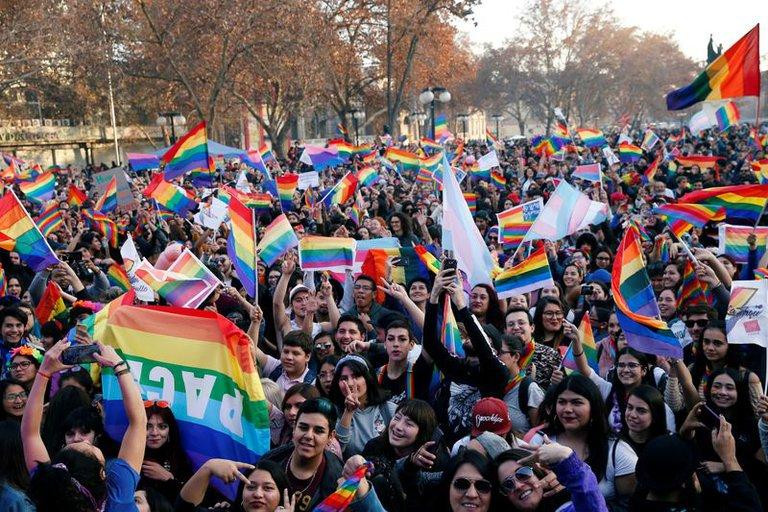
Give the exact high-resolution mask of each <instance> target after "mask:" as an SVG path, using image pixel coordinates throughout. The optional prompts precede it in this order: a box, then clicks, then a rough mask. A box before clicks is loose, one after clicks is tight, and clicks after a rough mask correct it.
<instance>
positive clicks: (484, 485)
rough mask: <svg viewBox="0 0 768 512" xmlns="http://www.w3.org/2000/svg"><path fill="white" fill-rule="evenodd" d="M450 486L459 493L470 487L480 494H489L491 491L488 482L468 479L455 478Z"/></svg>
mask: <svg viewBox="0 0 768 512" xmlns="http://www.w3.org/2000/svg"><path fill="white" fill-rule="evenodd" d="M451 485H453V488H454V489H456V490H457V491H460V492H467V491H468V490H469V488H470V487H472V486H474V487H475V490H476V491H477V492H478V493H480V494H490V493H491V489H492V487H491V482H489V481H488V480H470V479H468V478H457V479H456V480H454V481H453V484H451Z"/></svg>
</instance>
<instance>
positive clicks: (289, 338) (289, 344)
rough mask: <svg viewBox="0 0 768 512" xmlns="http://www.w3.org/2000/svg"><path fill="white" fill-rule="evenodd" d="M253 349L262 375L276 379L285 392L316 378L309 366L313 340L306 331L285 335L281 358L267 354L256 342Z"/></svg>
mask: <svg viewBox="0 0 768 512" xmlns="http://www.w3.org/2000/svg"><path fill="white" fill-rule="evenodd" d="M253 351H254V359H255V360H256V363H257V364H258V365H259V370H260V371H261V375H262V376H267V377H269V378H270V379H271V380H273V381H275V382H276V383H277V385H278V386H280V389H281V390H282V391H283V393H285V392H286V391H288V390H289V389H290V388H291V386H293V385H294V384H302V383H304V384H311V383H312V382H313V381H314V380H315V372H314V371H312V369H311V368H310V367H309V359H310V357H311V356H312V340H311V339H310V337H309V336H308V335H307V333H305V332H304V331H299V330H296V331H290V332H289V333H288V334H286V335H285V338H283V347H282V349H281V350H280V359H275V358H274V357H272V356H270V355H268V354H265V353H264V352H263V351H262V350H261V349H260V348H259V347H258V346H257V345H256V344H254V345H253Z"/></svg>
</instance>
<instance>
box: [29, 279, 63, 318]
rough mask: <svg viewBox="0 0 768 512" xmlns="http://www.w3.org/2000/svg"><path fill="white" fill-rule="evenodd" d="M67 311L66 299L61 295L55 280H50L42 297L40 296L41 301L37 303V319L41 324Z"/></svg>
mask: <svg viewBox="0 0 768 512" xmlns="http://www.w3.org/2000/svg"><path fill="white" fill-rule="evenodd" d="M66 311H67V306H65V305H64V299H63V298H62V297H61V292H60V291H59V287H58V286H56V283H54V282H53V281H48V285H47V286H46V287H45V291H43V295H42V297H40V302H39V303H38V304H37V308H35V316H36V317H37V320H38V321H39V322H40V324H44V323H46V322H48V321H50V320H53V319H54V318H56V317H58V316H59V315H61V314H62V313H65V312H66Z"/></svg>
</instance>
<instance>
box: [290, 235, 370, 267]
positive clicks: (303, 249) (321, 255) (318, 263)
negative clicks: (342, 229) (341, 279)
mask: <svg viewBox="0 0 768 512" xmlns="http://www.w3.org/2000/svg"><path fill="white" fill-rule="evenodd" d="M356 245H357V242H356V240H355V239H354V238H338V237H327V236H305V237H304V238H302V239H301V240H300V241H299V264H300V266H301V269H302V270H335V271H344V270H347V269H350V270H351V269H352V268H353V267H354V264H355V248H356Z"/></svg>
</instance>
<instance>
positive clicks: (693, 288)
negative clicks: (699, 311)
mask: <svg viewBox="0 0 768 512" xmlns="http://www.w3.org/2000/svg"><path fill="white" fill-rule="evenodd" d="M690 304H708V301H707V297H706V296H705V295H704V288H703V287H702V286H701V283H700V282H699V279H698V278H697V277H696V269H695V268H693V263H691V260H685V267H684V269H683V277H682V279H681V280H680V289H679V290H678V291H677V307H678V309H681V310H682V308H683V307H684V306H687V305H690Z"/></svg>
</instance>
